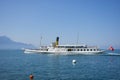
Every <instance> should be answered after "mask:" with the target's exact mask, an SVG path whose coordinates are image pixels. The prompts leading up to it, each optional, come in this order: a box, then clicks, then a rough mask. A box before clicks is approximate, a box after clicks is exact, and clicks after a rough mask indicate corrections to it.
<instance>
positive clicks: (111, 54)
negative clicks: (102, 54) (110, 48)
mask: <svg viewBox="0 0 120 80" xmlns="http://www.w3.org/2000/svg"><path fill="white" fill-rule="evenodd" d="M107 55H110V56H120V53H107Z"/></svg>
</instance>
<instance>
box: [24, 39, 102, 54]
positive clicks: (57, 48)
mask: <svg viewBox="0 0 120 80" xmlns="http://www.w3.org/2000/svg"><path fill="white" fill-rule="evenodd" d="M26 52H37V53H47V54H65V55H69V54H70V55H71V54H98V53H102V52H104V51H103V50H100V49H99V48H97V47H96V46H87V45H59V37H57V39H56V42H54V43H52V45H51V46H41V47H40V49H34V50H31V49H25V53H26Z"/></svg>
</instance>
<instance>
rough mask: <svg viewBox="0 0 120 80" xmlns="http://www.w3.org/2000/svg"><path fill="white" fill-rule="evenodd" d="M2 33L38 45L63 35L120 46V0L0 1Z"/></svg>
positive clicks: (62, 40) (65, 38)
mask: <svg viewBox="0 0 120 80" xmlns="http://www.w3.org/2000/svg"><path fill="white" fill-rule="evenodd" d="M0 35H6V36H8V37H10V38H11V39H13V40H15V41H18V42H24V43H31V44H34V45H35V46H39V44H40V37H41V36H42V44H44V45H45V44H50V43H51V42H53V41H55V39H56V37H57V36H59V37H60V43H61V44H69V43H70V44H72V43H73V44H75V43H76V41H77V38H78V37H77V36H79V39H78V40H79V43H84V44H88V45H97V46H100V47H101V48H103V47H104V48H107V47H108V46H110V45H112V46H114V47H116V48H119V49H120V0H0Z"/></svg>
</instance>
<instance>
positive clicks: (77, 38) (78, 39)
mask: <svg viewBox="0 0 120 80" xmlns="http://www.w3.org/2000/svg"><path fill="white" fill-rule="evenodd" d="M78 41H79V33H77V41H76V45H78Z"/></svg>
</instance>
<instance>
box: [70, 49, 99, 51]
mask: <svg viewBox="0 0 120 80" xmlns="http://www.w3.org/2000/svg"><path fill="white" fill-rule="evenodd" d="M68 51H98V49H68Z"/></svg>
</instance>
